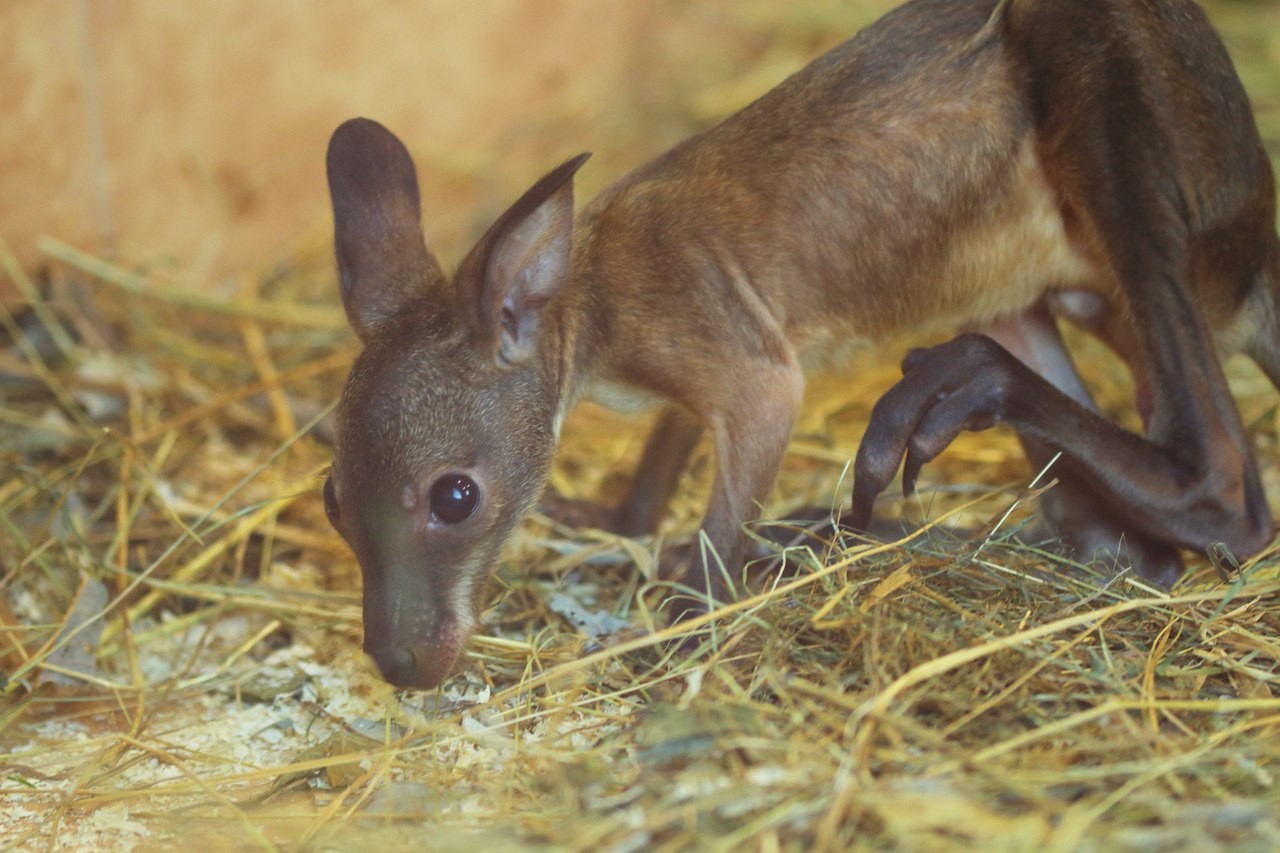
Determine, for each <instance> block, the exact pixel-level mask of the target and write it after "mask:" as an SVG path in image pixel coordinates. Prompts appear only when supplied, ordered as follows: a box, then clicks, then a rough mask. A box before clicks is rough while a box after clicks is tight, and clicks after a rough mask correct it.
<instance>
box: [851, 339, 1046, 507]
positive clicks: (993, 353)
mask: <svg viewBox="0 0 1280 853" xmlns="http://www.w3.org/2000/svg"><path fill="white" fill-rule="evenodd" d="M902 369H903V377H902V379H901V380H900V381H899V382H898V384H897V385H894V386H893V387H892V388H890V389H889V390H888V391H887V392H885V394H884V396H883V397H881V398H880V399H879V400H878V401H877V402H876V405H875V407H874V408H873V409H872V411H871V421H870V423H868V425H867V430H866V432H865V433H864V434H863V436H862V442H861V443H860V444H859V446H858V455H857V458H856V459H855V460H854V483H853V505H852V508H851V510H850V514H849V522H850V525H851V526H852V527H854V528H856V529H860V530H865V529H867V527H868V525H870V524H871V517H872V507H873V505H874V503H875V499H876V497H877V496H878V495H879V494H880V493H881V492H883V491H884V490H885V489H886V488H888V486H889V483H890V482H892V481H893V478H894V475H895V474H896V473H897V471H898V467H899V465H901V466H902V491H903V494H904V495H905V494H910V493H911V492H912V491H913V490H914V489H915V482H916V477H917V476H918V475H919V473H920V469H921V467H923V466H924V464H925V463H926V462H929V461H931V460H933V459H934V458H935V457H937V456H938V454H940V453H941V452H942V451H943V450H944V449H946V447H947V445H949V444H951V442H952V441H954V440H955V437H956V436H957V435H959V434H960V433H961V432H964V431H976V430H983V429H988V428H990V427H992V426H994V425H995V424H997V423H1000V422H1001V421H1003V420H1004V419H1005V418H1006V415H1007V413H1006V407H1007V405H1008V403H1009V401H1010V400H1011V399H1014V397H1015V396H1016V395H1014V394H1012V393H1011V389H1013V388H1014V386H1015V385H1016V384H1017V381H1018V380H1019V379H1020V378H1021V374H1022V373H1023V372H1025V371H1026V368H1025V367H1024V366H1023V365H1022V363H1021V362H1019V361H1018V360H1017V359H1016V358H1014V357H1013V356H1012V355H1010V354H1009V352H1008V351H1007V350H1005V349H1004V348H1003V347H1001V346H1000V345H999V344H998V343H996V342H995V341H993V340H992V339H991V338H988V337H986V336H985V335H976V334H967V335H960V336H959V337H957V338H955V339H953V340H951V341H948V342H947V343H945V344H940V345H939V346H936V347H932V348H930V349H921V350H913V351H912V352H911V353H910V354H908V356H907V357H906V359H904V360H903V363H902Z"/></svg>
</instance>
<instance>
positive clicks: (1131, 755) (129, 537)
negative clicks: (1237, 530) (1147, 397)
mask: <svg viewBox="0 0 1280 853" xmlns="http://www.w3.org/2000/svg"><path fill="white" fill-rule="evenodd" d="M702 97H703V100H701V101H698V103H704V101H705V97H706V93H703V94H702ZM308 245H309V246H310V245H311V244H310V243H309V244H308ZM41 248H42V250H43V251H44V252H45V253H46V256H47V257H48V259H49V261H50V262H51V265H50V269H51V270H52V271H53V272H52V274H51V277H50V280H49V281H48V282H45V283H44V284H42V285H41V286H39V287H38V286H37V285H36V284H34V283H32V282H30V281H29V280H27V279H26V278H25V277H24V276H23V274H22V272H21V270H19V269H17V268H16V265H15V264H13V263H12V262H7V263H5V265H4V268H5V272H6V274H7V275H8V276H9V277H10V278H11V279H12V280H13V281H14V282H15V284H16V285H17V286H18V287H20V288H22V289H23V290H24V291H25V292H26V293H27V294H28V296H29V297H30V301H31V304H32V305H33V306H34V307H36V308H37V309H38V310H37V311H36V313H35V314H34V317H35V319H36V321H37V322H36V323H34V324H31V323H28V324H27V325H26V326H23V327H22V328H20V325H19V324H20V320H19V318H16V317H14V316H12V315H11V314H8V313H3V312H0V323H2V324H3V327H4V329H5V330H6V336H7V338H8V339H9V340H13V341H15V342H16V343H15V345H14V347H13V348H11V349H9V350H7V351H6V352H5V353H4V354H3V355H0V382H3V386H0V387H2V388H3V391H4V394H3V398H2V399H3V403H2V404H0V423H3V426H4V428H3V431H2V432H0V462H2V464H3V466H4V467H3V470H4V475H3V477H0V572H2V573H3V574H2V582H3V586H4V593H5V595H4V596H3V598H2V599H0V668H2V670H3V672H4V673H5V675H6V676H7V681H6V683H5V685H4V693H3V700H2V702H0V739H2V740H0V769H3V774H2V777H0V798H3V799H2V802H3V806H0V845H5V846H9V847H12V848H15V849H106V848H121V849H122V848H126V847H132V848H136V849H157V848H160V849H163V848H168V847H172V846H177V845H178V844H182V845H183V846H184V847H186V848H189V849H197V850H198V849H211V850H212V849H228V848H236V849H240V848H246V847H248V848H252V847H258V846H260V847H263V848H266V849H298V848H300V847H305V846H308V845H310V846H311V847H316V848H321V849H354V848H359V849H369V848H373V847H375V846H377V845H382V846H384V847H387V848H389V849H410V848H413V849H418V848H422V847H426V848H441V849H453V848H456V847H461V846H463V845H477V844H484V843H493V844H495V845H501V846H502V847H503V848H504V849H505V848H511V847H516V846H529V847H544V846H550V847H555V848H558V849H569V850H598V849H607V850H620V851H625V850H639V849H659V850H662V849H690V848H698V849H701V848H724V849H729V848H739V847H742V846H744V845H745V846H747V847H748V848H753V849H761V850H775V849H815V848H816V849H858V848H871V847H875V848H897V849H904V850H933V849H951V848H958V847H975V848H981V849H993V850H1090V849H1107V850H1113V849H1120V850H1124V849H1136V850H1153V849H1160V850H1164V849H1194V850H1205V849H1228V848H1230V849H1256V850H1262V849H1275V848H1277V847H1280V819H1278V818H1277V815H1278V814H1280V804H1278V803H1277V794H1276V791H1277V780H1276V778H1275V774H1276V773H1277V767H1278V765H1280V605H1278V604H1277V602H1278V601H1280V597H1278V596H1277V593H1280V569H1278V567H1280V559H1277V557H1276V554H1275V552H1274V550H1273V551H1268V552H1267V553H1264V554H1262V555H1260V556H1259V557H1257V558H1255V559H1254V560H1252V561H1250V562H1249V563H1246V564H1245V565H1241V566H1237V565H1235V564H1234V563H1233V562H1232V560H1231V558H1230V555H1227V554H1218V555H1215V558H1214V559H1213V560H1201V561H1200V562H1199V563H1197V564H1196V565H1194V566H1193V568H1192V570H1191V571H1190V572H1189V573H1188V574H1187V575H1186V577H1184V579H1183V581H1182V582H1181V583H1180V585H1179V586H1178V587H1177V588H1176V589H1175V590H1174V592H1173V593H1172V594H1166V593H1164V592H1162V591H1160V590H1156V589H1152V588H1150V587H1149V586H1146V585H1145V584H1143V583H1142V582H1141V581H1140V580H1139V579H1137V578H1135V577H1132V576H1129V575H1126V574H1121V575H1119V576H1109V575H1107V574H1106V573H1105V572H1104V571H1099V570H1097V569H1091V568H1086V567H1083V566H1076V565H1073V564H1071V563H1070V562H1068V561H1066V560H1065V559H1063V558H1061V557H1059V556H1055V555H1054V553H1053V552H1052V550H1051V549H1050V548H1049V547H1048V543H1034V542H1033V543H1025V542H1022V541H1020V540H1019V539H1018V537H1017V536H1016V534H1017V533H1018V532H1019V531H1020V530H1023V529H1024V528H1023V527H1022V525H1023V522H1024V521H1025V520H1026V518H1027V513H1028V512H1029V511H1033V510H1034V501H1033V500H1024V498H1030V497H1033V494H1031V493H1027V494H1022V493H1021V492H1020V491H1019V486H1020V485H1028V487H1030V484H1032V481H1033V478H1034V477H1035V474H1036V472H1030V471H1027V470H1026V469H1025V467H1024V466H1023V463H1022V462H1021V461H1020V458H1019V454H1018V450H1017V444H1016V442H1015V441H1014V440H1013V439H1012V437H1011V436H1008V435H1003V434H1000V433H991V434H983V435H980V436H966V437H964V438H963V439H962V440H961V441H959V442H957V444H956V446H955V447H953V448H952V449H951V450H949V451H948V453H947V454H946V455H944V457H943V458H942V459H941V460H939V461H938V462H937V463H936V464H934V465H932V466H930V467H929V468H928V469H926V474H927V476H929V477H931V478H932V481H931V483H932V484H931V485H930V486H929V488H927V489H925V490H924V491H922V493H921V496H919V497H917V498H913V499H911V500H908V501H906V502H905V503H903V504H901V505H895V504H893V503H891V502H890V503H886V504H885V506H884V510H885V512H886V513H889V514H895V513H898V512H902V513H904V514H906V515H908V516H911V517H913V518H915V519H916V520H917V521H921V520H923V521H927V522H928V524H926V525H925V526H924V527H923V528H921V529H920V530H919V531H918V532H917V533H914V534H912V535H909V536H905V537H904V538H902V539H901V540H900V541H896V542H893V543H890V544H887V545H881V544H874V543H871V544H869V543H866V542H857V541H845V540H841V541H826V540H824V539H823V538H822V537H821V536H818V537H816V538H813V537H810V538H809V539H807V540H805V542H806V544H804V545H803V546H795V547H793V548H791V549H790V551H789V552H788V556H789V558H790V562H791V564H792V570H791V571H790V572H789V573H787V574H783V575H780V576H779V575H777V574H772V575H771V574H767V573H766V574H762V575H758V576H756V577H755V578H754V580H753V583H754V586H753V590H754V592H753V593H752V594H751V595H749V596H748V597H746V598H744V599H743V600H742V601H739V602H737V603H736V604H734V605H732V606H730V607H726V608H724V609H722V610H719V611H717V612H716V613H714V614H712V615H709V616H706V617H703V618H701V619H697V620H694V621H692V622H690V623H688V624H686V625H683V626H681V627H680V628H679V629H671V628H663V627H661V625H660V623H659V621H658V619H657V617H656V616H655V615H654V614H655V609H656V606H657V604H658V603H659V602H660V601H661V598H662V596H663V595H664V594H665V590H663V589H662V588H661V587H660V585H658V584H656V583H654V582H652V581H651V578H652V577H653V568H654V565H655V554H656V551H657V548H658V544H659V543H657V542H651V541H648V540H644V541H631V540H622V539H618V538H617V537H613V536H609V535H605V534H601V533H598V532H593V531H583V530H572V529H567V528H564V527H562V526H559V525H557V524H555V523H554V522H552V521H550V520H548V519H545V518H540V517H539V518H534V519H532V520H531V521H530V522H528V523H527V524H526V525H525V526H524V527H522V529H521V532H520V534H519V535H518V537H517V539H516V541H515V543H514V544H513V547H512V549H511V551H510V554H509V555H508V558H507V560H506V562H505V563H504V565H503V567H502V569H501V570H500V572H499V575H498V577H497V579H496V582H495V584H494V588H493V596H492V599H491V605H490V607H489V608H488V609H487V610H486V613H485V616H484V620H483V623H484V624H483V628H482V630H481V632H480V635H479V636H477V638H476V639H475V640H474V641H473V642H472V644H471V646H470V648H469V650H468V653H467V656H466V660H465V672H464V674H463V675H460V676H459V677H457V678H455V679H453V680H451V681H450V682H449V683H448V684H447V685H446V686H445V688H444V689H442V690H440V691H436V692H433V693H430V694H415V693H396V692H394V691H392V690H391V689H390V688H388V687H387V686H386V685H385V684H383V683H381V682H380V681H379V680H378V679H377V678H376V677H375V675H374V674H373V672H372V671H371V669H370V666H369V664H368V663H367V662H366V661H365V660H364V659H363V658H362V656H361V655H360V653H359V644H360V625H359V606H358V604H359V597H358V589H359V576H358V571H357V569H356V566H355V564H354V561H353V558H352V556H351V554H350V553H349V551H348V550H347V549H346V548H345V546H344V545H343V544H342V543H341V541H340V540H339V539H338V538H337V537H336V536H335V535H334V534H332V533H331V532H330V531H329V530H328V527H327V524H326V522H325V520H324V517H323V512H322V510H321V507H320V501H319V498H318V495H317V489H318V484H319V474H320V472H322V471H323V469H324V466H325V465H326V464H327V459H328V456H329V447H328V445H327V443H326V437H327V431H326V430H327V422H326V420H325V416H326V414H327V411H328V406H329V405H330V403H331V401H332V400H333V398H334V396H335V394H336V391H337V389H338V388H339V386H340V382H341V379H342V376H343V374H344V371H345V369H346V367H347V365H348V364H349V362H350V359H351V357H352V354H353V351H352V349H351V343H350V338H349V335H348V333H347V332H346V331H345V329H344V328H343V324H342V322H341V313H340V310H339V309H337V308H336V307H335V302H334V298H333V295H332V293H331V288H332V283H331V282H332V273H331V271H330V269H329V266H328V261H327V259H325V258H324V257H323V254H322V253H316V252H313V251H311V250H310V249H308V250H300V251H299V252H298V253H297V256H296V257H295V258H293V259H292V265H291V266H288V267H286V268H283V269H277V270H273V274H272V276H270V282H271V283H270V285H269V286H268V285H265V284H261V283H260V282H262V281H265V280H267V277H266V276H246V277H245V278H244V280H243V281H242V282H241V283H240V286H239V290H238V292H233V291H228V292H226V293H223V294H220V295H217V296H210V295H207V294H204V295H197V294H196V293H195V292H193V291H192V290H191V289H190V288H188V287H185V286H183V283H182V282H180V281H166V280H164V279H163V278H162V277H161V276H159V275H157V274H155V273H154V272H152V273H147V272H138V271H135V270H132V269H129V268H127V267H126V266H124V265H120V264H116V263H112V262H109V261H108V260H106V259H104V258H101V257H96V256H94V255H92V254H88V253H85V252H83V251H80V250H77V249H75V248H73V247H70V246H66V245H64V244H62V243H60V242H58V241H56V240H52V239H46V240H45V241H43V242H42V244H41ZM33 329H37V330H42V331H39V332H38V333H36V332H33V331H32V330H33ZM1076 343H1078V344H1079V345H1080V346H1081V347H1082V348H1083V351H1084V352H1085V353H1086V355H1085V356H1084V359H1083V360H1084V363H1085V364H1086V365H1087V366H1088V367H1089V370H1090V376H1089V377H1088V378H1089V379H1090V380H1091V381H1092V382H1094V383H1095V384H1096V385H1097V386H1098V387H1099V388H1102V389H1104V390H1103V394H1102V400H1101V402H1102V405H1103V407H1104V408H1105V409H1106V410H1107V411H1109V412H1113V413H1115V414H1116V415H1117V416H1118V417H1126V416H1131V415H1126V413H1127V412H1128V411H1129V406H1128V404H1127V401H1126V396H1127V395H1126V390H1125V386H1124V382H1123V377H1122V376H1120V375H1119V369H1118V367H1117V366H1116V365H1115V363H1114V362H1113V361H1109V360H1108V359H1107V358H1106V357H1105V354H1103V353H1101V352H1100V351H1099V350H1098V348H1096V347H1094V346H1091V345H1090V344H1089V343H1088V342H1087V341H1077V342H1076ZM895 375H896V369H895V367H894V365H893V364H892V363H885V362H879V361H872V360H869V359H867V360H863V361H861V362H859V363H858V364H856V365H855V366H854V369H853V370H851V371H850V372H849V374H848V375H846V376H844V377H843V378H841V379H840V380H839V381H836V382H830V383H826V384H820V385H818V386H817V387H815V389H814V391H813V393H812V395H811V396H812V399H811V401H810V405H809V406H808V407H807V409H806V415H805V419H804V421H803V422H802V423H801V424H800V425H799V426H798V428H797V432H796V437H795V442H794V445H793V448H792V452H791V454H790V455H789V457H788V460H787V463H786V466H785V470H784V472H783V474H782V476H781V478H780V480H779V484H778V487H777V488H776V490H775V499H774V500H773V501H772V502H771V504H770V506H768V507H767V508H766V509H767V510H768V515H769V516H771V517H773V518H775V519H786V518H788V517H789V516H794V515H798V514H799V513H800V510H801V509H803V508H809V507H813V506H819V507H823V506H825V507H830V506H832V505H835V504H838V503H839V502H840V501H842V500H845V499H847V493H848V481H847V471H846V465H847V462H848V459H849V458H850V456H851V454H852V451H853V449H854V448H855V447H856V439H857V436H858V435H859V434H860V432H861V428H862V425H863V424H864V423H865V419H866V415H867V412H868V410H869V406H870V404H871V402H872V401H874V399H875V398H876V396H877V395H878V394H879V393H880V392H881V391H883V389H884V388H885V387H887V386H888V384H890V383H891V382H892V381H893V379H894V377H895ZM1231 378H1232V382H1233V386H1234V388H1235V390H1236V392H1237V397H1238V400H1239V402H1240V406H1241V410H1242V412H1243V414H1244V418H1245V422H1246V425H1247V427H1248V428H1249V430H1250V434H1251V436H1252V438H1253V441H1254V445H1255V449H1256V452H1257V454H1258V457H1259V459H1260V460H1261V463H1262V466H1263V469H1264V481H1265V484H1266V486H1267V488H1268V490H1269V491H1270V492H1271V494H1272V495H1273V505H1280V503H1278V502H1277V501H1276V500H1275V497H1276V496H1277V495H1280V469H1277V466H1276V458H1277V456H1276V441H1277V435H1276V432H1277V417H1276V395H1275V392H1274V390H1273V389H1271V388H1270V387H1269V386H1268V385H1267V384H1266V382H1265V381H1264V380H1263V379H1262V378H1261V377H1260V376H1258V375H1257V374H1256V372H1252V371H1250V370H1248V369H1247V368H1245V367H1244V366H1241V365H1233V366H1232V368H1231ZM620 425H621V422H620V421H619V420H618V419H617V418H616V417H615V416H612V415H609V414H608V413H605V412H602V411H597V410H586V411H583V412H581V413H579V414H578V416H576V417H575V418H574V420H573V422H572V423H571V424H570V425H569V426H568V427H567V428H566V430H565V434H566V444H565V446H564V447H563V449H562V453H561V456H560V459H559V460H558V463H557V467H556V471H555V473H554V475H553V478H552V485H553V487H554V488H556V489H557V490H558V491H560V492H562V493H564V494H565V495H567V496H569V497H594V496H600V495H604V496H608V495H610V494H614V493H616V492H617V491H618V486H619V477H620V472H623V471H625V467H626V461H627V460H629V459H634V458H635V456H636V455H637V451H638V440H639V436H640V434H641V432H640V430H639V429H636V430H630V429H620ZM706 473H707V472H706V460H705V459H703V460H702V461H701V463H700V464H699V463H697V462H695V466H694V471H693V474H692V476H690V477H689V478H687V482H686V483H685V484H684V485H683V486H682V489H681V492H680V494H679V495H678V496H677V498H676V500H675V502H674V506H673V508H672V519H671V521H670V523H669V525H668V527H667V528H666V529H665V530H664V535H665V536H666V539H667V540H668V541H669V542H679V541H681V540H682V539H686V538H687V537H688V535H689V531H690V530H691V529H692V528H693V526H694V524H695V521H696V518H697V514H698V508H699V506H700V501H701V498H702V495H703V494H704V493H705V489H706ZM974 483H985V484H1003V486H1002V487H1001V488H994V487H984V488H976V487H973V486H971V485H964V484H974ZM1051 483H1052V471H1049V472H1047V473H1046V474H1045V476H1044V477H1043V478H1042V479H1041V480H1039V481H1037V482H1035V483H1034V488H1033V489H1032V491H1033V492H1034V490H1039V489H1043V488H1050V487H1052V486H1051ZM1011 506H1012V507H1014V511H1013V512H1012V513H1011V512H1009V510H1010V507H1011ZM953 525H960V526H964V527H970V528H981V529H983V530H984V533H983V535H981V536H980V537H978V538H976V539H973V540H966V539H962V538H958V537H956V536H954V535H953V534H952V533H950V532H949V531H950V530H951V528H952V526H953ZM795 529H796V528H795V526H794V525H787V524H785V523H778V524H774V525H760V526H759V527H757V528H756V530H757V532H758V533H759V535H760V536H761V538H762V541H766V540H767V541H773V540H776V539H779V538H785V535H787V534H789V533H791V532H794V530H795ZM681 640H684V641H683V642H680V641H681Z"/></svg>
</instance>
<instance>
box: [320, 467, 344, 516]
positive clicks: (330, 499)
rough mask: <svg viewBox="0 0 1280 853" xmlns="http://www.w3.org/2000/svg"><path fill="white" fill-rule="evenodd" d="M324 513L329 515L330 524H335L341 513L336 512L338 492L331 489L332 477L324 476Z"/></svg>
mask: <svg viewBox="0 0 1280 853" xmlns="http://www.w3.org/2000/svg"><path fill="white" fill-rule="evenodd" d="M324 514H325V515H327V516H329V523H330V524H337V523H338V519H339V518H341V516H342V514H341V513H340V512H338V493H337V492H335V491H334V490H333V478H332V477H325V478H324Z"/></svg>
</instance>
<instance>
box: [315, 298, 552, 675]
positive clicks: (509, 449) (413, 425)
mask: <svg viewBox="0 0 1280 853" xmlns="http://www.w3.org/2000/svg"><path fill="white" fill-rule="evenodd" d="M545 385H546V383H545V381H544V380H543V378H542V377H541V376H540V375H539V371H538V369H537V368H536V366H535V365H532V364H530V365H523V366H506V367H503V366H497V365H495V364H494V363H493V362H492V360H491V359H489V358H487V357H486V356H485V354H483V353H477V352H476V351H475V349H474V348H473V347H472V346H471V342H470V340H469V338H468V336H467V335H466V334H465V332H464V330H462V329H461V328H458V327H457V326H456V325H451V324H450V323H449V322H448V317H447V316H445V317H441V316H440V315H439V314H436V316H434V317H433V316H432V312H431V311H430V309H429V308H428V306H427V305H426V304H425V303H424V304H423V305H422V306H421V307H420V309H419V310H412V309H411V310H409V311H407V312H406V313H405V314H404V315H403V316H402V317H401V318H399V319H398V320H397V321H395V322H394V323H393V324H391V325H389V326H388V327H386V328H384V329H383V335H382V336H380V337H375V338H373V339H371V340H370V341H369V343H368V344H367V345H366V347H365V349H364V352H363V353H362V354H361V355H360V357H359V359H358V360H357V361H356V364H355V366H354V368H353V369H352V371H351V375H350V377H349V378H348V380H347V384H346V388H345V390H344V392H343V395H342V402H341V404H340V407H339V410H338V443H337V451H336V454H335V457H334V462H333V468H332V473H331V475H330V478H329V480H328V481H327V482H326V483H325V489H324V497H325V509H326V511H327V512H328V514H329V517H330V520H331V521H332V522H333V525H334V527H335V528H337V529H338V530H339V531H340V532H341V533H342V535H343V536H344V537H345V538H346V540H347V542H348V543H349V544H350V545H351V548H352V550H354V551H355V553H356V556H357V558H358V559H359V561H360V566H361V570H362V572H363V574H364V627H365V640H364V647H365V651H366V652H367V653H368V654H369V655H371V656H372V657H373V658H374V660H375V661H377V663H378V666H379V668H380V669H381V670H382V673H383V675H384V676H385V677H386V678H387V680H388V681H390V682H392V683H393V684H397V685H401V686H411V687H431V686H434V685H435V684H437V683H439V682H440V681H441V680H442V679H443V678H444V676H445V675H446V674H447V673H448V671H449V670H450V668H451V667H452V666H453V664H454V663H455V661H456V659H457V657H458V655H459V653H460V652H461V650H462V647H463V645H464V644H465V642H466V640H467V637H468V636H469V635H470V633H471V629H472V627H473V626H474V623H475V617H476V612H477V610H478V607H479V605H480V603H481V598H482V595H483V593H484V590H485V586H486V581H487V580H488V578H489V576H490V575H491V574H492V572H493V570H494V568H495V567H496V565H497V562H498V558H499V555H500V551H501V548H502V545H503V543H505V542H506V540H507V538H508V537H509V535H510V533H511V531H512V529H513V527H514V526H515V524H516V522H517V521H518V520H519V519H520V518H521V517H523V516H524V514H525V513H526V512H528V511H529V510H530V509H531V508H532V507H533V505H534V503H535V502H536V501H537V500H538V497H539V495H540V494H541V491H542V488H543V484H544V482H545V480H546V474H547V469H548V467H549V465H550V461H551V457H552V453H553V450H554V446H555V435H554V430H553V425H552V421H553V418H554V415H555V413H554V411H553V409H552V406H551V403H550V401H551V400H552V399H553V398H554V395H553V393H552V392H553V391H554V389H549V388H547V387H545Z"/></svg>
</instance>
